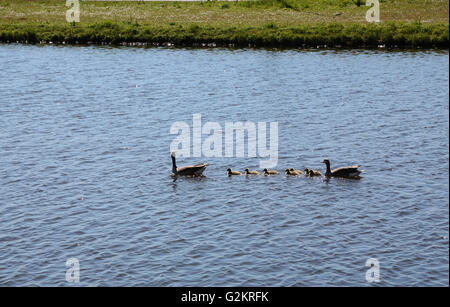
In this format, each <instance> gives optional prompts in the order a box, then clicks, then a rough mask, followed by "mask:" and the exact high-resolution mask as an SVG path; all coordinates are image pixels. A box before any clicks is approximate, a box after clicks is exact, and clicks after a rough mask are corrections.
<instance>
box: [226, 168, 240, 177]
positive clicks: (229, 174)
mask: <svg viewBox="0 0 450 307" xmlns="http://www.w3.org/2000/svg"><path fill="white" fill-rule="evenodd" d="M227 174H228V176H240V175H242V174H241V172H239V171H232V170H231V168H229V169H227Z"/></svg>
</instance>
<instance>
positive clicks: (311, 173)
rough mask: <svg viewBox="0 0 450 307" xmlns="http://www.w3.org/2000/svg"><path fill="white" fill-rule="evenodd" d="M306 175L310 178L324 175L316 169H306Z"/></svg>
mask: <svg viewBox="0 0 450 307" xmlns="http://www.w3.org/2000/svg"><path fill="white" fill-rule="evenodd" d="M305 174H306V175H307V176H309V177H315V176H322V173H321V172H319V171H318V170H315V169H309V168H305Z"/></svg>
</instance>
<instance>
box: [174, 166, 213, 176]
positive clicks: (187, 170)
mask: <svg viewBox="0 0 450 307" xmlns="http://www.w3.org/2000/svg"><path fill="white" fill-rule="evenodd" d="M207 166H208V164H196V165H187V166H183V167H179V168H177V172H178V174H179V175H181V176H199V175H201V174H202V173H203V171H204V170H205V169H206V167H207Z"/></svg>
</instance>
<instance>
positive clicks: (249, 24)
mask: <svg viewBox="0 0 450 307" xmlns="http://www.w3.org/2000/svg"><path fill="white" fill-rule="evenodd" d="M362 2H363V4H364V3H365V1H362ZM380 2H381V20H382V22H381V23H380V24H369V23H367V22H366V20H365V12H366V11H367V7H365V6H364V5H362V6H359V7H358V6H357V0H254V1H239V2H217V1H209V2H189V3H185V2H95V1H82V2H81V17H80V19H81V22H80V23H76V24H69V23H67V22H66V21H65V12H66V10H67V8H66V7H65V1H63V0H41V1H39V0H34V1H30V0H0V42H28V43H39V42H54V43H62V42H65V43H80V44H83V43H96V44H102V43H107V44H120V43H132V42H140V43H147V44H164V43H169V42H170V43H173V44H175V45H180V46H201V45H203V44H215V45H217V46H229V45H230V44H231V45H233V46H236V47H240V46H248V45H252V46H259V47H311V46H313V47H316V46H324V45H327V46H329V47H333V46H342V47H358V48H359V47H376V46H378V45H386V46H397V47H424V48H428V47H439V48H448V43H449V24H448V7H449V2H448V0H446V1H442V0H390V1H387V0H386V1H383V0H381V1H380Z"/></svg>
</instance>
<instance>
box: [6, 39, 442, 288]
mask: <svg viewBox="0 0 450 307" xmlns="http://www.w3.org/2000/svg"><path fill="white" fill-rule="evenodd" d="M448 95H449V53H448V51H416V52H413V51H397V52H387V51H364V50H361V51H359V50H357V51H312V50H311V51H305V50H304V51H295V50H291V51H266V50H226V49H214V50H205V49H197V50H189V49H164V48H161V49H159V48H154V49H141V48H100V47H67V46H65V47H57V46H27V45H0V286H23V285H26V286H32V285H36V286H55V285H56V286H66V285H70V284H69V283H67V281H66V279H65V274H66V270H67V269H68V268H67V267H66V266H65V263H66V260H67V259H68V258H72V257H75V258H77V259H78V260H79V263H80V283H79V284H78V285H81V286H125V285H126V286H351V285H352V286H353V285H354V286H373V285H381V286H415V285H423V286H425V285H429V286H448V285H449V240H448V236H449V176H448V171H449V141H448V137H449V116H448V115H449V96H448ZM194 113H199V114H201V115H202V120H203V123H205V122H207V121H213V122H218V123H219V124H221V125H222V126H224V123H225V121H234V122H236V121H253V122H258V121H265V122H278V125H279V151H278V155H279V162H278V165H277V167H276V169H278V170H280V171H282V170H283V169H284V168H285V167H295V168H304V167H312V168H317V169H320V170H322V171H323V170H324V168H323V164H321V163H320V161H322V159H323V158H329V159H330V160H331V163H332V167H333V166H335V167H338V166H341V165H352V164H361V165H362V167H361V168H363V169H364V170H365V174H364V177H363V178H362V179H361V180H359V181H356V180H343V179H331V180H328V181H327V180H324V179H321V178H314V179H311V178H305V177H300V178H286V177H285V176H284V175H282V174H280V175H279V176H275V177H264V176H257V177H255V178H246V177H245V176H241V177H234V178H228V177H227V176H226V169H227V168H228V167H231V168H233V169H236V170H241V171H242V170H243V169H245V168H246V167H249V168H251V169H256V168H258V164H259V158H247V157H245V158H206V157H200V158H194V157H191V158H180V159H179V161H178V163H179V166H182V165H184V164H192V163H200V162H207V163H209V164H210V166H209V167H208V168H207V170H206V171H205V175H206V177H204V178H201V179H183V178H180V179H178V180H177V181H175V182H173V180H172V179H171V177H170V170H171V162H170V155H169V152H170V148H169V146H170V143H171V141H172V140H173V139H174V137H175V136H174V135H170V134H169V129H170V127H171V125H172V124H173V123H174V122H175V121H186V122H187V123H188V124H192V115H193V114H194ZM369 258H376V259H378V261H379V263H380V282H379V283H368V282H367V281H366V278H365V275H366V271H367V269H368V268H367V267H365V263H366V260H367V259H369Z"/></svg>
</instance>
